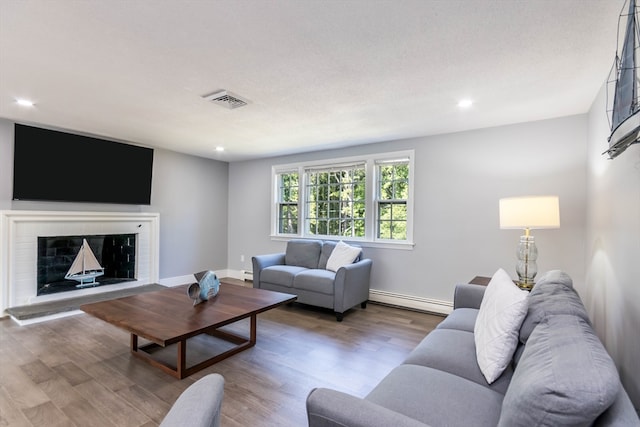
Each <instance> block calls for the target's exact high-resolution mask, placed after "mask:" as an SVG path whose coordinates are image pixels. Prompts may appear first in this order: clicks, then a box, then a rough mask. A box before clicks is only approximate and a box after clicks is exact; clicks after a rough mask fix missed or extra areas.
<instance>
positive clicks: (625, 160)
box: [578, 88, 640, 410]
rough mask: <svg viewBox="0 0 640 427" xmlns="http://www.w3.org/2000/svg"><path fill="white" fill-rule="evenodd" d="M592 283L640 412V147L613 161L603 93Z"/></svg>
mask: <svg viewBox="0 0 640 427" xmlns="http://www.w3.org/2000/svg"><path fill="white" fill-rule="evenodd" d="M588 132H589V143H588V151H589V155H588V159H589V160H588V164H589V175H588V183H589V185H588V199H589V205H588V214H589V215H588V222H587V228H586V230H587V242H586V256H587V260H586V264H587V266H586V267H587V280H586V283H582V284H580V286H579V288H578V290H579V291H580V294H581V296H582V298H583V300H584V301H585V305H586V306H587V309H588V310H589V315H590V318H591V320H592V322H593V324H594V327H595V328H596V331H597V333H598V336H599V337H600V339H601V340H602V341H603V342H604V343H605V346H606V347H607V350H608V351H609V353H610V354H611V356H612V357H613V359H614V360H615V362H616V364H617V366H618V370H619V372H620V376H621V378H622V382H623V384H624V386H625V388H626V389H627V392H628V393H629V395H630V396H631V400H632V401H633V403H634V405H635V407H636V409H637V410H640V370H639V369H638V366H640V362H639V361H640V333H639V332H638V328H639V327H640V144H637V145H633V146H631V147H629V149H627V151H625V152H624V153H622V154H621V155H620V156H619V157H617V158H616V159H614V160H607V156H603V155H602V152H603V151H604V150H605V149H606V148H607V137H608V136H609V124H608V121H607V118H606V115H605V95H604V88H603V90H602V91H601V92H600V94H599V95H598V97H597V98H596V100H595V101H594V103H593V106H592V108H591V110H590V112H589V131H588Z"/></svg>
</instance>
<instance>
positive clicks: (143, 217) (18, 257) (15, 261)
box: [0, 210, 160, 317]
mask: <svg viewBox="0 0 640 427" xmlns="http://www.w3.org/2000/svg"><path fill="white" fill-rule="evenodd" d="M91 234H136V237H137V239H136V260H137V267H136V269H137V272H136V277H137V280H135V281H132V282H126V283H122V284H119V285H108V286H101V287H95V288H84V289H78V290H77V291H72V292H62V293H59V294H52V295H41V296H37V295H36V293H37V251H38V237H44V236H65V235H68V236H77V235H91ZM159 237H160V215H159V214H157V213H144V212H142V213H140V212H132V213H121V212H70V211H17V210H15V211H14V210H6V211H0V317H1V316H4V315H5V309H7V308H10V307H16V306H22V305H29V304H35V303H40V302H47V301H54V300H58V299H64V298H69V297H71V296H74V297H75V296H82V295H90V294H95V293H102V292H108V291H113V290H116V289H122V288H130V287H135V286H142V285H146V284H149V283H157V282H158V278H159V253H160V244H159Z"/></svg>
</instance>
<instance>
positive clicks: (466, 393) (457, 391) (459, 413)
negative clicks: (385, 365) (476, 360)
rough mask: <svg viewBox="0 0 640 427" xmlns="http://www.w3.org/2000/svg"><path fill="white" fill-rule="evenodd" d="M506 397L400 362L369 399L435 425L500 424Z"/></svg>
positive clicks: (457, 379)
mask: <svg viewBox="0 0 640 427" xmlns="http://www.w3.org/2000/svg"><path fill="white" fill-rule="evenodd" d="M502 398H503V396H502V395H501V394H500V393H496V392H494V391H492V390H489V389H488V388H486V387H483V386H480V385H478V384H475V383H473V382H472V381H469V380H466V379H464V378H461V377H459V376H457V375H452V374H449V373H447V372H443V371H439V370H437V369H433V368H428V367H424V366H417V365H400V366H398V367H397V368H395V369H394V370H392V371H391V372H390V373H389V375H387V376H386V377H385V378H384V379H383V380H382V381H381V382H380V384H378V386H376V388H374V389H373V391H372V392H371V393H369V395H368V396H367V397H366V400H369V401H371V402H374V403H377V404H378V405H380V406H383V407H385V408H388V409H391V410H393V411H396V412H399V413H401V414H404V415H407V416H409V417H411V418H414V419H416V420H418V421H421V422H423V423H425V424H428V425H431V426H445V425H446V426H449V427H456V426H460V427H469V425H471V424H470V423H469V420H473V425H478V426H490V425H494V426H495V425H496V424H497V423H498V419H499V417H500V406H501V403H502Z"/></svg>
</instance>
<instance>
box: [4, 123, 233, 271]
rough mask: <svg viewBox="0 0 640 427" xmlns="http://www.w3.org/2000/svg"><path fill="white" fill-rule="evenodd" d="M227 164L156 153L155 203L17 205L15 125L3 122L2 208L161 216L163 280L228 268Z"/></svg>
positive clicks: (182, 155)
mask: <svg viewBox="0 0 640 427" xmlns="http://www.w3.org/2000/svg"><path fill="white" fill-rule="evenodd" d="M227 180H228V164H227V163H224V162H219V161H216V160H209V159H203V158H200V157H194V156H188V155H185V154H179V153H175V152H172V151H168V150H162V149H155V150H154V159H153V182H152V191H151V205H150V206H139V205H115V204H101V203H62V202H29V201H13V200H11V199H12V191H13V122H11V121H9V120H4V119H0V209H18V210H52V211H105V212H114V211H115V212H158V213H160V278H161V279H163V278H169V277H175V276H182V275H187V274H192V273H194V272H197V271H201V270H204V269H212V270H219V269H224V268H226V265H227V209H226V200H227V195H228V193H227V192H228V188H229V187H228V181H227Z"/></svg>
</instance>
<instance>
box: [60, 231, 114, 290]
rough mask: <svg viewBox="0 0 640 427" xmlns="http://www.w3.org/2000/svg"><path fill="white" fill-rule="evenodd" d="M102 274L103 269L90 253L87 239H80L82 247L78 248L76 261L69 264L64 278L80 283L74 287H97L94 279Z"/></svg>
mask: <svg viewBox="0 0 640 427" xmlns="http://www.w3.org/2000/svg"><path fill="white" fill-rule="evenodd" d="M103 274H104V268H103V267H102V266H101V265H100V263H99V262H98V260H97V259H96V256H95V255H94V254H93V252H92V251H91V248H90V247H89V243H87V239H82V247H80V251H78V255H76V259H74V260H73V264H71V268H69V271H67V274H65V276H64V278H65V279H71V280H76V281H78V282H80V283H78V284H77V285H76V287H77V288H84V287H87V286H95V285H97V284H98V282H96V277H98V276H102V275H103Z"/></svg>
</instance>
